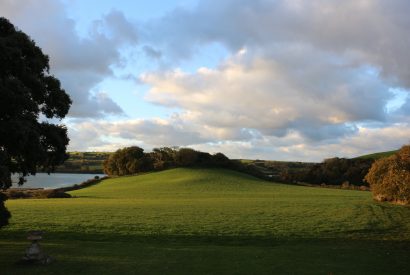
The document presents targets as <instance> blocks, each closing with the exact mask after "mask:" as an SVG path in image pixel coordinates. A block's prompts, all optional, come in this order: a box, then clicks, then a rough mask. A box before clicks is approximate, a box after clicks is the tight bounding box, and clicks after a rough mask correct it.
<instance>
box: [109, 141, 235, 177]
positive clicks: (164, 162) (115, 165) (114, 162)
mask: <svg viewBox="0 0 410 275" xmlns="http://www.w3.org/2000/svg"><path fill="white" fill-rule="evenodd" d="M174 167H218V168H234V167H233V162H232V161H231V160H230V159H229V158H228V157H226V156H225V155H224V154H222V153H216V154H215V155H211V154H209V153H205V152H200V151H196V150H194V149H191V148H177V147H173V148H170V147H162V148H154V149H153V151H152V152H150V153H144V150H143V149H142V148H140V147H138V146H131V147H125V148H123V149H119V150H117V151H116V152H115V153H113V154H111V155H110V156H109V158H108V159H106V160H105V161H104V172H105V173H106V174H108V175H110V176H124V175H132V174H137V173H140V172H150V171H160V170H164V169H169V168H174Z"/></svg>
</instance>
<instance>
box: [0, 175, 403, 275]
mask: <svg viewBox="0 0 410 275" xmlns="http://www.w3.org/2000/svg"><path fill="white" fill-rule="evenodd" d="M71 195H73V196H74V198H72V199H47V200H9V201H7V207H8V208H9V209H10V211H11V212H12V213H13V218H12V220H11V225H10V226H9V227H7V228H6V229H4V230H2V231H1V234H2V236H3V237H2V238H0V240H1V239H3V240H4V241H5V243H6V244H7V240H19V239H21V238H22V237H24V232H26V231H28V230H32V229H40V230H45V231H46V232H47V233H46V240H48V241H49V242H51V243H52V242H55V243H56V244H57V245H56V247H54V248H53V247H51V248H50V249H51V250H53V249H54V251H55V252H54V253H56V254H57V255H63V254H64V253H68V255H71V253H72V251H71V250H70V247H71V246H72V245H74V246H79V247H80V246H81V245H89V246H90V247H89V248H85V250H84V251H81V252H79V253H90V255H91V256H90V257H91V258H90V262H93V261H94V260H95V261H97V262H99V261H105V260H104V259H106V261H107V262H110V261H112V260H113V259H114V258H117V257H121V256H119V255H123V254H124V253H125V254H127V253H128V254H127V255H129V257H128V258H127V257H126V258H127V259H128V260H125V262H124V263H122V264H123V265H124V266H122V264H121V266H122V267H121V266H118V265H114V267H113V268H119V270H123V272H124V270H127V267H128V268H134V269H135V268H136V269H139V268H143V267H142V266H138V264H137V263H135V262H133V261H131V260H130V258H132V257H143V258H144V256H141V255H140V254H139V253H140V252H139V250H138V249H141V251H145V252H146V253H150V252H149V251H151V252H152V253H154V254H155V255H154V256H153V257H154V258H152V259H150V261H151V262H150V263H146V264H147V265H148V266H149V265H151V264H154V263H156V264H158V263H157V262H156V261H161V259H162V261H166V258H167V257H168V250H167V249H171V250H172V249H174V250H175V251H176V252H175V253H176V254H175V255H174V256H175V259H174V260H175V261H176V262H184V263H185V261H186V259H182V258H179V257H188V256H189V255H190V253H189V252H187V251H186V250H184V249H188V251H189V249H192V247H194V248H195V249H194V252H192V253H193V255H192V257H194V258H195V257H205V258H204V262H202V267H203V269H202V271H206V270H208V269H206V268H205V269H204V267H205V266H207V265H208V264H209V265H212V264H216V263H217V262H218V258H215V256H216V255H222V254H224V253H233V251H238V254H237V255H236V254H235V255H230V256H226V257H227V258H225V260H226V261H224V264H225V265H226V264H228V265H229V262H230V260H229V259H231V260H232V261H233V262H232V263H231V265H232V264H234V266H231V268H235V265H239V266H241V265H242V264H243V265H253V264H255V263H256V262H259V263H260V264H263V263H264V264H265V266H262V267H259V270H260V272H268V271H269V270H271V269H270V268H271V267H272V266H269V265H267V263H268V262H269V259H266V258H264V260H258V259H257V258H253V257H252V256H251V255H259V257H263V255H271V256H272V257H273V256H275V257H277V258H279V259H280V261H282V263H283V265H284V266H283V268H286V267H287V268H289V270H295V269H294V268H295V267H292V266H291V264H290V262H291V261H290V260H288V259H285V258H284V257H283V255H289V253H290V254H292V253H293V254H294V255H293V257H297V255H299V256H301V255H305V252H302V251H300V252H298V249H306V251H310V250H311V251H312V253H313V254H312V255H317V256H318V257H324V256H326V254H327V253H329V250H331V249H332V243H337V244H338V246H340V245H341V246H342V247H344V248H343V249H345V250H346V251H350V252H349V253H353V254H352V255H351V256H346V258H345V259H344V260H343V261H342V262H344V261H346V262H347V261H350V260H353V259H354V257H356V256H354V254H355V252H354V251H353V250H354V249H362V250H366V251H368V252H367V253H368V254H364V255H362V256H361V257H364V258H366V259H368V260H369V261H370V258H369V257H375V255H373V254H374V253H376V251H379V252H380V251H384V250H383V247H384V246H385V244H386V243H387V241H389V244H390V245H391V247H394V249H393V248H392V249H391V251H388V252H389V253H391V254H389V255H390V256H388V258H389V259H390V260H389V261H391V260H393V258H391V257H394V259H397V260H398V261H399V262H401V261H403V262H406V261H405V259H407V256H406V254H403V255H401V254H400V253H398V252H397V251H396V252H394V253H393V250H397V247H395V246H394V244H395V243H398V242H401V243H402V245H404V248H403V249H407V247H408V243H409V242H410V208H407V207H400V206H394V205H389V204H380V203H375V202H373V200H372V198H371V194H370V193H369V192H361V191H350V190H334V189H321V188H309V187H300V186H291V185H282V184H274V183H270V182H265V181H262V180H259V179H255V178H253V177H250V176H246V175H243V174H240V173H236V172H232V171H228V170H217V169H215V170H209V169H174V170H169V171H164V172H160V173H151V174H146V175H141V176H132V177H120V178H113V179H109V180H105V181H103V182H102V183H101V184H98V185H95V186H92V187H89V188H86V189H82V190H77V191H73V192H71ZM232 242H233V243H232ZM286 243H288V246H287V245H286ZM359 243H361V245H359ZM132 244H134V246H133V245H132ZM264 244H267V246H265V245H264ZM348 244H350V245H348ZM65 246H66V247H65ZM110 246H111V247H115V249H114V250H112V251H110V248H109V247H110ZM373 246H374V249H373V250H372V249H370V247H373ZM93 247H95V249H96V254H93V252H92V249H93ZM152 247H154V248H152ZM321 247H322V250H321ZM349 247H350V248H349ZM387 247H389V246H387ZM98 249H101V251H100V250H98ZM335 249H338V248H337V247H336V248H335ZM349 249H350V250H349ZM64 251H65V252H64ZM98 251H100V252H98ZM126 251H129V252H126ZM292 251H293V252H292ZM313 251H314V252H313ZM379 252H377V253H379ZM100 253H101V254H100ZM192 253H191V254H192ZM208 253H209V255H208ZM252 253H253V254H252ZM299 253H300V254H299ZM315 253H316V254H315ZM321 253H324V254H323V255H322V254H321ZM383 253H384V252H383ZM3 254H4V252H3ZM379 254H380V253H379ZM87 255H88V254H87ZM177 255H179V256H177ZM194 255H196V256H194ZM205 255H208V256H205ZM246 255H248V256H251V257H250V258H249V259H245V258H246V257H247V256H246ZM281 255H282V256H281ZM312 255H306V257H308V258H309V259H310V257H311V256H312ZM366 255H367V256H366ZM398 255H401V256H398ZM0 256H1V255H0ZM93 257H94V258H93ZM95 257H96V258H95ZM207 257H208V258H207ZM62 258H63V259H64V260H63V261H66V260H69V259H70V257H69V256H67V255H66V256H62ZM171 258H172V257H171ZM93 259H94V260H93ZM335 260H336V262H335ZM69 261H71V260H69ZM127 261H128V262H127ZM194 261H199V258H198V259H196V260H194ZM207 261H209V262H207ZM220 261H221V260H220ZM236 261H237V262H236ZM371 261H372V262H373V259H372V260H371ZM389 261H387V260H386V264H387V263H388V262H389ZM86 262H88V260H84V264H85V263H86ZM246 262H248V263H247V264H246ZM302 262H303V261H302ZM326 262H327V261H326V260H325V259H322V260H321V263H322V264H325V263H326ZM328 263H329V265H330V266H333V267H334V269H335V270H337V268H341V267H338V262H337V258H336V259H333V260H331V259H329V261H328ZM277 264H278V263H277ZM305 264H306V266H311V263H308V262H306V263H305ZM379 264H381V265H382V267H383V266H384V264H383V262H381V263H379ZM142 265H144V264H142ZM185 265H187V266H185V267H183V266H181V267H180V269H179V271H180V272H177V273H181V272H182V273H184V272H186V271H187V270H189V268H192V265H190V264H188V263H185ZM171 266H174V264H171ZM176 266H177V265H176V264H175V266H174V268H176ZM277 266H278V265H277ZM399 266H400V265H399ZM382 267H380V268H382ZM89 268H91V267H89ZM187 268H188V269H187ZM292 268H293V269H292ZM363 268H369V267H368V266H367V267H366V265H365V266H363ZM90 270H92V271H90V272H92V273H94V272H95V273H98V270H99V269H98V268H97V267H96V268H94V269H93V268H91V269H90ZM155 270H156V271H157V272H159V273H161V272H163V271H161V270H162V269H161V268H160V269H155ZM175 270H177V269H175ZM217 270H219V271H220V272H222V271H223V270H225V269H224V268H223V267H222V265H221V267H220V268H219V269H217ZM238 270H239V271H240V270H242V271H245V270H246V269H240V268H239V269H238ZM319 270H322V269H316V271H319ZM341 270H342V269H341ZM361 270H362V271H363V270H366V269H361ZM329 271H331V270H329ZM396 271H397V272H398V273H396V274H400V270H398V269H396ZM130 273H131V274H132V272H130ZM199 273H201V272H199ZM202 273H206V272H202ZM244 274H246V273H245V272H244ZM306 274H308V273H306ZM310 274H318V273H314V272H312V273H310ZM380 274H383V273H380ZM403 274H404V273H403Z"/></svg>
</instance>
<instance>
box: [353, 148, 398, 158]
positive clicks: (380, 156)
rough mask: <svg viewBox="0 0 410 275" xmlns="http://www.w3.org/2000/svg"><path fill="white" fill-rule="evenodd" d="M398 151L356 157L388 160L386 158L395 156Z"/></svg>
mask: <svg viewBox="0 0 410 275" xmlns="http://www.w3.org/2000/svg"><path fill="white" fill-rule="evenodd" d="M397 152H398V150H393V151H386V152H379V153H373V154H369V155H364V156H360V157H356V158H358V159H374V160H376V159H380V158H386V157H390V156H391V155H394V154H395V153H397Z"/></svg>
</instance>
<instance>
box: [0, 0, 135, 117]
mask: <svg viewBox="0 0 410 275" xmlns="http://www.w3.org/2000/svg"><path fill="white" fill-rule="evenodd" d="M0 11H1V16H5V17H7V18H8V19H9V20H10V21H11V22H12V23H13V24H15V25H16V26H17V27H18V28H20V29H21V30H22V31H23V32H25V33H27V34H28V35H29V36H30V37H31V38H32V39H34V40H35V42H36V43H37V45H39V46H40V48H42V50H43V52H44V53H45V54H47V55H49V56H50V66H51V72H52V73H53V74H55V75H56V76H57V77H58V78H59V79H60V80H61V82H62V86H63V88H64V89H65V90H66V91H67V92H68V93H69V94H70V96H71V97H72V100H73V105H72V107H71V110H70V112H69V116H71V117H96V116H100V117H101V116H103V115H104V114H113V113H115V114H122V113H123V110H122V109H121V107H120V106H118V105H117V104H116V103H115V102H113V101H112V99H110V98H108V96H107V95H104V96H102V95H96V96H93V95H92V93H91V90H92V88H94V87H95V86H96V85H97V84H98V83H100V82H101V81H102V80H104V78H106V77H108V76H110V75H112V74H113V72H112V69H111V66H113V65H117V64H121V62H122V60H121V54H120V48H121V47H123V46H125V45H129V44H135V43H137V34H136V31H135V27H134V26H133V25H132V24H131V23H130V22H129V21H127V19H126V18H125V17H124V15H123V14H122V13H121V12H119V11H115V10H113V11H111V12H110V13H108V14H106V15H104V16H102V18H101V19H100V20H96V21H94V23H93V26H92V28H90V31H89V35H88V37H85V38H82V37H80V36H79V35H78V34H77V33H76V30H75V21H74V20H73V19H70V18H68V16H67V14H66V12H65V6H64V5H63V4H62V3H61V2H59V1H52V0H42V1H39V0H28V1H24V4H22V3H20V2H19V1H1V2H0Z"/></svg>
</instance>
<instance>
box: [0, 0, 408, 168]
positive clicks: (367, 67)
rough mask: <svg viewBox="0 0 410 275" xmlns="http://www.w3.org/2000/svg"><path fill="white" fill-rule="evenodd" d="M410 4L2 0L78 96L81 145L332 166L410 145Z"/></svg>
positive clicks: (0, 12)
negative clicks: (187, 150)
mask: <svg viewBox="0 0 410 275" xmlns="http://www.w3.org/2000/svg"><path fill="white" fill-rule="evenodd" d="M409 12H410V1H408V0H392V1H385V0H309V1H303V0H219V1H211V0H207V1H206V0H167V1H160V0H150V1H142V0H115V1H113V0H0V16H3V17H6V18H7V19H9V20H10V21H11V22H12V23H13V24H14V25H15V26H17V27H18V28H19V29H20V30H22V31H23V32H25V33H27V34H28V35H29V36H30V37H31V38H32V39H33V40H34V41H35V42H36V44H37V45H38V46H39V47H41V48H42V50H43V52H44V53H45V54H47V55H49V57H50V66H51V73H52V74H53V75H55V76H56V77H57V78H58V79H60V80H61V83H62V86H63V88H64V89H65V90H66V92H67V93H68V94H69V95H70V97H71V98H72V100H73V104H72V107H71V109H70V112H69V114H68V115H67V117H66V118H65V119H64V120H63V121H57V123H64V124H65V125H67V128H68V133H69V138H70V145H69V147H68V150H69V151H115V150H117V149H119V148H122V147H125V146H132V145H136V146H140V147H142V148H144V149H145V150H146V151H150V150H151V149H152V148H155V147H163V146H180V147H191V148H194V149H197V150H202V151H207V152H210V153H216V152H222V153H224V154H226V155H227V156H228V157H230V158H247V159H270V160H292V161H321V160H323V159H325V158H329V157H334V156H337V157H354V156H359V155H362V154H367V153H372V152H379V151H387V150H393V149H398V148H400V147H401V146H402V145H404V144H408V143H410V51H409V49H410V36H409V34H408V30H409V29H410V17H409V16H408V14H409Z"/></svg>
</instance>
